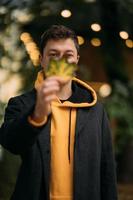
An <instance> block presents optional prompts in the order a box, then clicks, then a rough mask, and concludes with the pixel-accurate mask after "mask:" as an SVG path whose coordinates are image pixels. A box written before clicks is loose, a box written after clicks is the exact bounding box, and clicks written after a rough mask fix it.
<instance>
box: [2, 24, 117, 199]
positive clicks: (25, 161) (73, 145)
mask: <svg viewBox="0 0 133 200" xmlns="http://www.w3.org/2000/svg"><path fill="white" fill-rule="evenodd" d="M62 57H65V58H66V59H67V61H68V62H70V63H76V64H77V63H78V60H79V46H78V41H77V37H76V35H75V33H74V32H73V31H72V30H70V29H68V28H67V27H64V26H61V25H58V26H57V25H54V26H52V27H51V28H50V29H48V30H47V31H46V32H45V33H44V34H43V35H42V38H41V56H40V62H41V66H42V68H43V69H44V70H45V69H46V68H47V66H48V63H49V60H50V59H51V58H54V59H60V58H62ZM0 141H1V144H2V145H3V147H5V148H6V149H7V150H9V151H10V152H12V153H14V154H19V155H20V156H21V159H22V165H21V168H20V171H19V175H18V179H17V182H16V187H15V191H14V193H13V195H12V197H11V199H12V200H44V199H46V200H49V199H50V200H116V199H117V192H116V176H115V165H114V157H113V152H112V142H111V134H110V129H109V125H108V120H107V117H106V113H105V111H104V109H103V107H102V105H101V104H100V103H97V96H96V93H95V91H94V90H93V89H92V88H91V87H90V86H89V85H87V84H86V83H84V82H82V81H81V80H79V79H76V78H72V79H64V78H62V77H59V76H51V77H49V78H45V80H44V76H43V71H41V72H39V74H38V77H37V80H36V82H35V89H33V90H32V91H31V92H29V93H26V94H23V95H21V96H18V97H15V98H11V99H10V101H9V104H8V106H7V109H6V113H5V121H4V123H3V125H2V127H1V130H0Z"/></svg>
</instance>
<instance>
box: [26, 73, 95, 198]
mask: <svg viewBox="0 0 133 200" xmlns="http://www.w3.org/2000/svg"><path fill="white" fill-rule="evenodd" d="M42 81H43V74H42V72H39V74H38V77H37V80H36V82H35V88H37V87H39V85H40V84H41V83H42ZM72 81H73V83H76V84H77V85H79V87H81V89H82V90H83V88H84V89H85V90H86V91H88V93H89V94H91V101H89V100H88V102H84V101H83V102H82V99H81V100H80V101H81V102H78V101H77V102H76V101H75V102H70V101H69V99H68V100H66V101H64V102H63V103H62V102H61V101H60V100H59V99H58V98H57V99H56V100H55V101H53V102H52V103H51V110H52V111H51V175H50V200H72V199H73V149H74V136H75V125H76V113H77V112H76V111H77V108H80V107H90V106H93V105H95V103H96V101H97V96H96V93H95V91H94V90H93V89H92V88H91V87H90V86H89V85H88V84H86V83H84V82H83V81H81V80H79V79H77V78H73V79H72ZM79 93H80V92H79ZM79 95H80V94H79ZM29 122H30V123H31V124H32V125H34V126H42V125H44V124H45V123H46V122H47V118H45V119H44V121H43V122H41V123H37V122H35V121H33V120H32V118H31V117H29Z"/></svg>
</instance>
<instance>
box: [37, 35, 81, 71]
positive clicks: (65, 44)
mask: <svg viewBox="0 0 133 200" xmlns="http://www.w3.org/2000/svg"><path fill="white" fill-rule="evenodd" d="M63 57H64V58H66V59H67V61H68V62H69V63H75V64H77V63H78V60H79V55H78V53H77V49H76V47H75V44H74V41H73V40H72V39H70V38H68V39H59V40H52V39H51V40H49V41H48V42H47V44H46V46H45V49H44V51H43V55H41V56H40V63H41V66H42V67H43V68H44V69H45V68H46V67H47V66H48V63H49V60H50V59H51V58H52V59H56V60H58V59H61V58H63Z"/></svg>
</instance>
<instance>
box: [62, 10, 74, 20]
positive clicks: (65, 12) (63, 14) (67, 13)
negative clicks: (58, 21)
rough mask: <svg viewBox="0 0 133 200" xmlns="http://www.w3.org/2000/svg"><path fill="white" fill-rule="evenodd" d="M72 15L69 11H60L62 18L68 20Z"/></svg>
mask: <svg viewBox="0 0 133 200" xmlns="http://www.w3.org/2000/svg"><path fill="white" fill-rule="evenodd" d="M71 15H72V13H71V11H70V10H67V9H66V10H62V11H61V16H62V17H64V18H68V17H71Z"/></svg>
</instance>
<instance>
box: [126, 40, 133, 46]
mask: <svg viewBox="0 0 133 200" xmlns="http://www.w3.org/2000/svg"><path fill="white" fill-rule="evenodd" d="M125 43H126V46H127V47H129V48H133V41H132V40H126V41H125Z"/></svg>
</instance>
